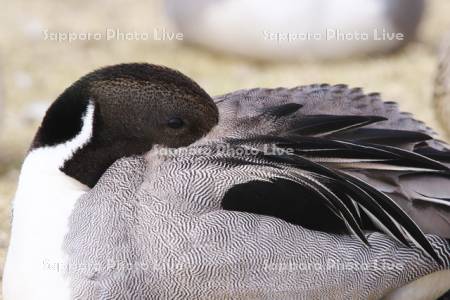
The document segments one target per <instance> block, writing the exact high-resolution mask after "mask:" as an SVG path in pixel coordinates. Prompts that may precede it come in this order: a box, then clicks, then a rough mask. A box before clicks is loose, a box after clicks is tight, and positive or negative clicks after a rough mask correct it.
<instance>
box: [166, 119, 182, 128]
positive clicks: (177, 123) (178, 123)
mask: <svg viewBox="0 0 450 300" xmlns="http://www.w3.org/2000/svg"><path fill="white" fill-rule="evenodd" d="M167 126H169V127H170V128H172V129H180V128H181V127H183V126H184V122H183V120H181V119H180V118H177V117H173V118H170V119H169V121H167Z"/></svg>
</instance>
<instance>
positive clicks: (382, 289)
mask: <svg viewBox="0 0 450 300" xmlns="http://www.w3.org/2000/svg"><path fill="white" fill-rule="evenodd" d="M259 140H261V139H259ZM268 141H269V142H270V143H264V142H263V143H262V144H261V142H259V141H258V142H256V143H255V142H254V141H242V140H239V141H238V140H235V141H229V142H228V143H216V142H208V143H207V144H196V145H192V146H190V147H188V148H186V149H178V150H174V151H172V150H170V151H168V152H167V153H166V152H165V151H161V149H154V150H152V152H151V153H149V154H148V155H147V161H144V160H143V159H139V158H126V159H122V160H119V161H117V162H116V163H115V164H114V165H113V166H112V167H111V168H110V169H109V170H108V171H107V172H106V173H105V174H104V175H103V177H102V178H101V179H100V181H99V182H98V184H97V185H96V186H95V187H94V188H93V189H92V190H91V191H89V192H88V193H87V194H86V195H85V196H83V197H82V198H81V199H80V200H79V201H78V202H77V205H76V207H75V208H74V213H73V215H72V217H71V221H70V226H69V233H68V235H67V238H66V246H65V250H66V252H67V254H68V257H69V261H68V263H69V266H71V268H68V279H69V280H70V283H71V286H72V289H73V294H74V295H77V296H78V297H79V298H86V297H87V296H91V297H93V295H94V297H97V298H98V297H101V296H103V297H113V298H114V297H115V298H117V297H118V296H123V297H124V298H126V299H128V298H127V297H131V298H133V299H134V298H173V296H174V295H176V296H177V297H178V296H179V297H180V298H189V299H191V298H202V297H206V298H208V299H217V298H219V299H221V298H238V299H247V298H258V299H276V298H286V299H291V298H292V299H294V298H295V299H297V298H302V299H330V298H333V299H379V298H381V297H382V296H383V295H385V294H386V293H387V292H389V291H391V290H392V289H395V288H397V287H400V286H403V285H404V284H406V283H408V282H410V281H412V280H416V279H417V278H419V277H422V276H425V275H427V274H430V273H433V272H436V271H439V270H448V268H450V261H449V258H450V245H449V244H448V243H447V241H445V240H444V239H442V238H439V237H437V236H431V235H430V236H427V240H424V239H423V235H421V234H420V232H417V228H415V226H414V225H413V224H411V222H409V221H408V220H407V218H405V217H404V216H401V213H399V212H398V211H397V209H395V207H393V206H392V203H390V204H389V200H388V199H386V198H385V197H384V196H381V195H379V194H378V193H376V191H372V189H370V188H368V187H367V186H365V185H364V184H362V183H359V182H358V181H357V180H353V179H351V178H346V177H345V175H344V174H338V173H335V172H332V171H330V170H326V169H325V168H322V167H319V166H317V165H316V164H314V163H311V162H309V161H306V160H305V159H303V158H301V157H300V156H296V155H293V154H290V155H284V154H283V152H281V153H277V152H273V153H272V154H269V153H268V152H264V151H261V148H262V149H264V145H267V146H268V147H273V146H271V145H273V144H274V143H276V144H280V146H279V147H278V146H275V147H276V148H277V149H280V150H283V149H284V150H287V147H284V148H283V147H282V144H281V143H282V142H288V141H286V140H283V141H282V140H280V139H279V138H275V139H273V138H270V139H269V138H268ZM244 147H245V149H244ZM241 150H246V151H244V152H241ZM248 150H251V152H247V151H248ZM274 150H275V149H274ZM284 150H283V151H284ZM342 181H345V183H343V182H342ZM325 182H328V183H330V182H335V183H336V184H343V185H344V186H346V187H347V188H346V189H345V190H344V192H345V193H348V196H347V197H344V192H339V191H338V190H337V189H335V187H334V185H331V186H330V185H328V184H327V185H328V186H330V187H329V188H327V187H326V186H325V184H324V183H325ZM338 182H342V183H338ZM336 193H339V195H336ZM354 194H358V196H359V197H356V195H355V197H354V198H355V199H353V200H352V199H351V197H350V195H354ZM286 195H288V196H289V195H290V197H284V196H286ZM277 196H283V197H278V198H277ZM337 196H339V197H337ZM237 201H242V203H237ZM353 201H354V202H353ZM260 202H265V203H262V205H259V206H258V205H256V206H255V205H254V204H257V203H260ZM246 206H247V207H248V208H249V209H243V208H245V207H246ZM358 206H361V207H362V206H364V207H367V208H366V209H367V211H368V212H371V213H372V214H373V215H374V217H373V218H374V219H375V218H378V219H380V222H381V223H383V224H385V227H387V228H390V230H391V231H393V232H394V231H396V230H395V228H402V229H401V232H400V234H401V233H402V232H403V230H404V231H405V232H410V235H411V236H412V239H414V240H416V241H417V242H418V243H419V244H422V245H423V246H424V247H423V248H426V249H428V251H427V250H426V251H423V250H421V249H419V248H417V247H413V246H411V247H410V246H409V245H408V246H406V245H404V244H402V243H401V242H398V241H396V240H395V239H393V238H390V237H389V236H387V235H384V234H380V233H377V232H372V233H367V232H363V235H362V236H361V232H359V235H360V236H359V239H358V238H355V237H352V236H349V235H347V234H337V233H335V230H336V228H335V227H334V226H333V227H331V228H330V229H327V223H331V222H333V219H335V220H339V221H340V222H341V223H340V224H341V225H342V228H349V229H350V231H351V228H355V236H357V235H358V234H356V231H358V230H357V227H358V226H360V227H361V226H363V225H359V224H361V221H360V219H359V218H360V217H359V215H358V209H357V207H358ZM255 208H259V209H260V211H256V210H255ZM265 208H269V210H271V211H275V212H276V214H269V213H267V211H265V210H264V209H265ZM287 209H290V210H291V212H288V211H287ZM359 211H360V213H362V214H364V213H365V212H364V210H363V209H359ZM296 215H303V216H308V215H309V218H308V220H310V221H311V224H313V225H316V227H315V228H316V229H317V230H309V229H306V228H304V227H302V226H297V225H296V224H290V223H294V222H295V220H292V219H291V220H289V219H286V217H289V216H291V217H292V218H296ZM283 216H284V217H283ZM313 218H315V220H313ZM283 219H285V220H287V221H288V222H286V221H285V220H283ZM289 222H290V223H289ZM334 222H337V221H334ZM346 223H348V224H347V225H346ZM355 224H356V225H355ZM320 227H322V228H320ZM396 234H399V232H398V231H397V232H396ZM404 236H407V234H406V233H405V234H404ZM399 239H403V238H401V237H399ZM361 240H363V241H364V242H362V241H361ZM364 243H367V244H368V245H370V247H367V246H365V244H364ZM80 245H83V247H80ZM429 247H431V248H432V250H431V251H430V249H429ZM427 252H428V254H427ZM431 256H432V257H434V260H433V258H432V257H431ZM435 260H437V261H439V262H440V264H438V263H437V262H436V261H435Z"/></svg>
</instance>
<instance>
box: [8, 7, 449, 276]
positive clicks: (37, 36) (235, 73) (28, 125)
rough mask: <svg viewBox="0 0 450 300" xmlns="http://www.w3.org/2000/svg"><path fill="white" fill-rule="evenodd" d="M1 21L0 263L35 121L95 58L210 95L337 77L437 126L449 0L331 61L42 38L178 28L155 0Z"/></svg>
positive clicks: (36, 10)
mask: <svg viewBox="0 0 450 300" xmlns="http://www.w3.org/2000/svg"><path fill="white" fill-rule="evenodd" d="M184 2H186V5H188V1H184ZM361 2H364V1H361ZM0 20H1V21H0V25H1V26H0V80H1V83H0V84H1V85H0V87H1V88H0V93H1V94H0V95H1V97H3V99H4V103H3V106H4V112H3V114H2V113H1V112H0V268H1V266H2V263H3V257H4V254H5V249H6V247H7V243H8V238H9V233H8V231H9V215H10V201H11V199H12V197H13V195H14V191H15V186H16V183H17V177H18V174H19V168H20V164H21V161H22V159H23V157H24V155H25V153H26V151H27V147H28V145H29V143H30V141H31V139H32V136H33V133H34V131H35V130H36V127H37V126H38V125H39V119H40V118H41V117H42V114H43V113H44V112H45V109H46V107H47V106H48V105H49V104H50V103H51V102H52V101H53V100H54V99H55V98H56V97H57V96H58V95H59V94H60V93H61V92H62V91H63V90H64V89H65V88H66V87H67V86H69V85H70V84H71V83H72V82H74V81H75V80H76V79H78V78H79V77H80V76H82V75H84V74H86V73H87V72H90V71H92V70H93V69H95V68H98V67H100V66H105V65H110V64H116V63H122V62H150V63H155V64H162V65H166V66H170V67H173V68H176V69H178V70H180V71H182V72H184V73H185V74H187V75H188V76H190V77H192V78H193V79H194V80H196V81H197V82H198V83H199V84H200V85H201V86H202V87H203V88H204V89H205V90H206V91H207V92H209V93H210V94H211V95H216V94H221V93H226V92H229V91H233V90H236V89H243V88H253V87H277V86H287V87H292V86H296V85H303V84H310V83H331V84H337V83H346V84H348V85H350V86H354V87H363V88H364V89H365V91H366V92H381V93H382V95H384V99H386V100H391V101H397V102H399V103H400V107H401V109H402V110H405V111H410V112H412V113H414V114H415V115H416V117H417V118H418V119H420V120H423V121H425V122H427V123H428V124H429V125H430V126H431V127H433V128H435V129H436V131H438V132H440V133H443V128H442V127H441V124H439V122H438V121H437V119H436V117H435V113H436V112H435V108H434V107H433V105H432V94H433V81H434V77H435V72H436V66H437V52H438V48H439V44H440V43H441V40H442V37H443V35H444V33H445V32H447V31H448V30H450V1H448V0H426V11H425V14H424V17H423V22H422V24H421V26H420V27H419V31H418V34H417V38H416V40H414V41H413V42H412V43H410V44H409V45H408V46H407V47H405V48H403V49H401V50H399V51H397V52H395V53H393V54H389V55H385V56H381V55H378V56H369V57H357V58H353V59H352V58H347V59H344V60H333V61H331V60H328V61H319V60H311V59H310V60H308V61H302V60H301V59H299V60H297V61H295V62H293V61H284V62H276V61H271V62H267V61H266V62H264V61H260V60H259V61H258V60H252V59H248V58H244V57H238V56H233V55H228V56H227V55H225V54H221V53H218V52H210V51H208V50H206V49H204V48H198V47H196V46H192V45H191V46H189V45H186V44H184V43H181V42H179V41H167V40H166V41H155V40H146V41H117V40H112V41H111V40H110V41H106V40H104V39H101V40H98V41H97V40H90V41H80V40H77V41H73V42H68V41H61V42H58V41H52V40H45V34H44V32H45V30H48V32H70V31H72V32H94V33H95V32H102V33H104V32H105V30H106V28H111V29H119V30H120V31H121V32H133V31H137V32H153V30H154V29H157V30H162V29H166V30H167V31H169V32H177V31H179V30H177V29H175V28H174V25H173V23H172V22H170V20H169V19H168V18H167V17H166V16H165V14H164V9H163V3H162V2H160V1H156V0H153V1H140V2H139V3H137V2H130V1H123V0H112V1H111V0H109V1H107V0H102V1H85V0H81V1H75V0H69V1H50V0H40V1H28V0H15V1H5V0H3V1H1V3H0ZM1 107H2V104H1V103H0V110H1ZM449 117H450V116H449ZM30 251H32V249H30ZM0 271H1V270H0Z"/></svg>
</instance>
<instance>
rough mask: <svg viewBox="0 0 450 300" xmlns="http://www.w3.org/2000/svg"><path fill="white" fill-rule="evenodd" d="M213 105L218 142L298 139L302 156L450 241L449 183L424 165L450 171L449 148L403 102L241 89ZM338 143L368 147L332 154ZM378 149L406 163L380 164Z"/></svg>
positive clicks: (312, 90)
mask: <svg viewBox="0 0 450 300" xmlns="http://www.w3.org/2000/svg"><path fill="white" fill-rule="evenodd" d="M215 100H216V103H217V105H218V107H219V110H220V114H221V120H220V123H219V126H218V127H217V128H216V129H215V131H214V132H213V136H215V137H218V136H219V137H220V136H232V137H235V138H240V137H249V136H254V135H258V134H269V135H277V136H280V137H282V136H292V135H297V136H298V138H297V140H298V141H299V142H301V143H303V144H305V145H308V149H307V150H306V149H305V150H303V151H302V153H301V155H302V156H303V157H305V158H307V159H309V160H311V161H314V162H316V163H318V164H321V165H324V166H327V167H331V168H333V169H334V170H341V171H344V172H346V173H347V174H349V175H352V176H354V177H356V178H359V179H361V180H362V181H363V182H365V183H367V184H369V185H371V186H372V187H374V188H376V189H378V190H380V191H382V192H383V193H385V194H387V195H389V196H390V197H391V198H392V199H394V200H395V201H396V202H397V204H399V205H400V206H401V207H402V208H403V209H404V210H405V211H406V212H407V214H409V215H410V216H411V217H412V218H413V220H414V221H415V222H416V223H417V224H419V226H420V227H421V228H422V230H424V231H425V232H428V233H435V234H438V235H441V236H444V237H447V238H450V208H449V206H450V177H449V176H448V174H442V173H430V172H426V170H424V168H423V165H422V164H423V163H425V164H426V163H427V162H430V161H434V162H435V163H436V164H440V165H445V166H449V165H450V150H449V146H448V145H447V144H446V143H445V142H443V141H441V140H438V139H437V135H436V133H435V132H434V131H433V130H432V129H431V128H429V127H427V126H426V125H425V124H424V123H422V122H420V121H417V120H416V119H414V118H413V116H412V115H411V114H408V113H402V112H400V111H399V109H398V106H397V104H395V103H393V102H383V101H382V99H381V98H380V95H379V94H377V93H372V94H364V93H363V91H362V90H361V89H359V88H354V89H350V88H348V87H347V86H345V85H336V86H329V85H325V84H324V85H310V86H303V87H297V88H293V89H284V88H278V89H254V90H243V91H237V92H234V93H231V94H227V95H224V96H220V97H217V98H216V99H215ZM336 142H339V143H341V144H342V143H346V145H348V147H349V148H352V147H357V146H364V147H365V148H361V147H359V149H358V150H357V151H356V150H355V149H354V151H353V150H349V149H342V147H341V148H339V147H338V148H337V149H334V148H333V147H334V146H335V143H336ZM372 148H376V149H378V150H381V151H385V152H389V153H395V155H396V156H398V157H399V158H401V159H403V160H404V161H408V163H407V165H405V164H403V165H402V163H401V162H399V161H397V162H395V163H394V162H393V161H392V160H390V159H387V160H385V161H384V163H380V162H379V161H377V159H378V158H377V157H372V156H371V155H372V154H371V149H372ZM364 149H365V150H364ZM373 160H375V161H373ZM424 171H425V172H424Z"/></svg>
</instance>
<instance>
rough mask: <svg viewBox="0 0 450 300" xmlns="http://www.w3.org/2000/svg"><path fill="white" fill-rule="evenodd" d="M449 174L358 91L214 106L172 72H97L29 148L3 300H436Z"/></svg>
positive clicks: (52, 113) (445, 275) (228, 99)
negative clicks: (385, 298)
mask: <svg viewBox="0 0 450 300" xmlns="http://www.w3.org/2000/svg"><path fill="white" fill-rule="evenodd" d="M449 167H450V150H449V145H448V144H446V143H445V142H444V141H441V140H439V139H438V138H437V136H435V133H434V132H433V131H432V129H430V128H429V127H427V126H426V125H425V124H424V123H422V122H420V121H417V120H415V119H414V118H413V116H412V115H410V114H405V113H402V112H400V110H399V109H398V106H397V105H396V104H394V103H389V102H384V101H382V99H381V96H380V95H379V94H377V93H372V94H365V93H364V92H363V91H362V89H360V88H349V87H347V86H346V85H328V84H315V85H308V86H299V87H294V88H276V89H265V88H258V89H251V90H239V91H235V92H231V93H229V94H225V95H222V96H217V97H214V98H212V97H211V96H209V95H208V93H207V92H206V91H204V90H203V89H202V88H201V87H200V86H199V85H198V84H197V83H195V82H194V81H193V80H192V79H190V78H189V77H187V76H185V75H183V74H182V73H180V72H178V71H175V70H172V69H169V68H167V67H162V66H156V65H151V64H146V63H132V64H120V65H113V66H109V67H104V68H101V69H98V70H96V71H94V72H91V73H89V74H87V75H85V76H83V77H82V78H80V79H79V80H77V81H76V82H75V83H74V84H72V85H71V86H70V87H68V88H67V89H66V90H65V91H64V92H63V93H62V94H61V95H60V96H59V97H58V98H57V99H56V100H55V102H54V103H53V104H52V105H51V106H50V108H49V109H48V111H47V113H46V115H45V117H44V118H43V121H42V123H41V126H40V127H39V129H38V130H37V133H36V135H35V138H34V140H33V142H32V143H31V147H30V150H29V152H28V155H27V157H26V158H25V161H24V163H23V166H22V169H21V173H20V178H19V183H18V188H17V192H16V195H15V198H14V201H13V218H12V229H11V240H10V245H9V249H8V254H7V259H6V264H5V270H4V280H3V295H4V299H6V300H8V299H15V300H20V299H50V300H51V299H61V300H62V299H167V298H170V299H229V298H238V299H255V298H260V299H293V298H302V299H309V298H312V299H323V298H334V299H369V298H370V299H378V298H381V297H387V299H389V297H391V299H402V297H404V298H403V299H424V297H428V298H427V299H436V298H438V297H439V296H441V295H442V294H444V293H445V292H446V291H448V290H449V289H450V242H449V238H450V225H449V224H450V223H449V222H448V220H449V216H450V214H449V213H450V208H449V206H450V205H449V202H450V200H449V195H450V191H449V186H450V185H449V184H448V183H449V180H450V179H449V176H448V175H449V172H450V170H449ZM349 270H350V271H349ZM411 295H413V297H410V298H405V297H408V296H411ZM414 297H415V298H414Z"/></svg>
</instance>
